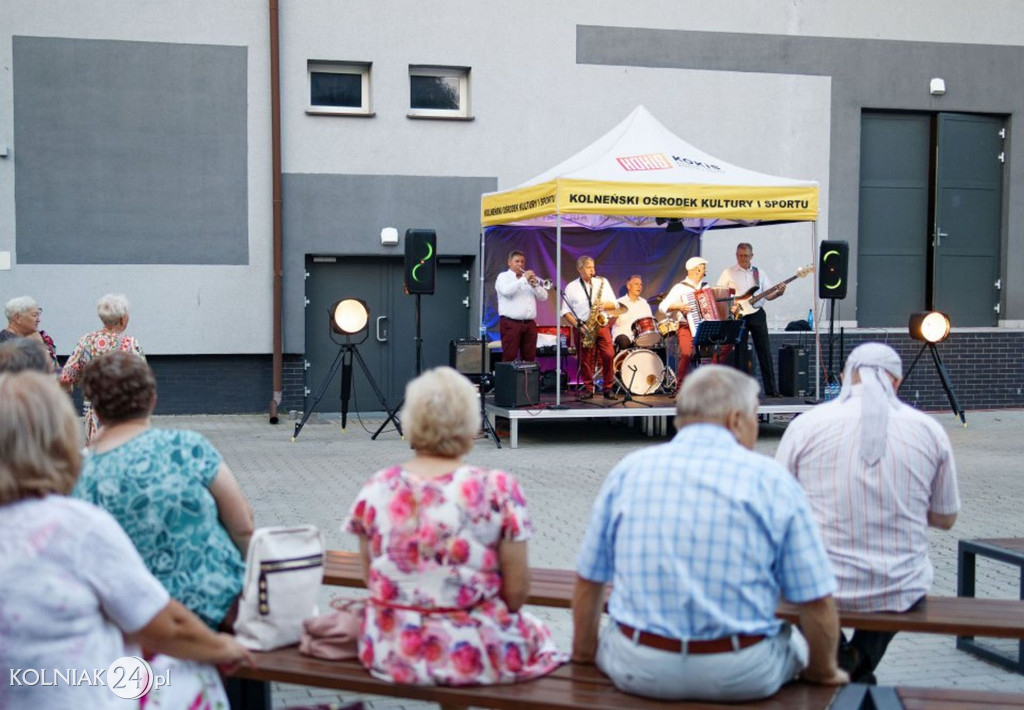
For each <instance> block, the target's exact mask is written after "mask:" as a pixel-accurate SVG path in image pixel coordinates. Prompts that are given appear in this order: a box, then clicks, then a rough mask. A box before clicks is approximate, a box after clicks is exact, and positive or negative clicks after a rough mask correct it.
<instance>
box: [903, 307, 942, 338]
mask: <svg viewBox="0 0 1024 710" xmlns="http://www.w3.org/2000/svg"><path fill="white" fill-rule="evenodd" d="M907 328H908V329H909V330H910V337H911V338H913V339H914V340H923V341H924V342H926V343H941V342H942V341H943V340H945V339H946V338H948V337H949V316H947V315H946V314H945V313H940V312H939V311H922V312H920V313H911V314H910V323H909V324H908V325H907Z"/></svg>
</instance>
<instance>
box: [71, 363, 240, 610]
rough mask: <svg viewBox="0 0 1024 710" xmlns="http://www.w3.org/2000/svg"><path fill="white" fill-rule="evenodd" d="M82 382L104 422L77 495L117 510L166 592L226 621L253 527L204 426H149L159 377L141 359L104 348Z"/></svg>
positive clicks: (76, 491)
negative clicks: (203, 432)
mask: <svg viewBox="0 0 1024 710" xmlns="http://www.w3.org/2000/svg"><path fill="white" fill-rule="evenodd" d="M82 389H83V390H84V391H85V396H86V397H88V398H89V399H90V401H92V404H93V410H94V412H95V413H96V415H97V416H98V417H99V420H100V423H101V424H102V425H103V429H102V430H101V435H100V436H99V437H98V438H97V439H96V440H95V441H94V442H93V444H92V446H91V447H90V451H89V455H88V456H86V458H85V462H84V464H83V466H82V475H81V477H80V478H79V480H78V485H77V486H75V492H74V495H75V497H76V498H82V499H84V500H87V501H89V502H90V503H94V504H96V505H98V506H100V507H101V508H103V509H104V510H106V511H107V512H108V513H110V514H111V515H113V516H114V519H116V520H117V522H118V523H120V524H121V527H122V528H124V531H125V532H126V533H128V537H130V538H131V540H132V542H133V543H135V547H136V548H137V549H138V551H139V553H140V554H141V555H142V559H143V560H144V561H145V563H146V566H147V567H148V568H149V570H150V571H151V572H152V573H153V574H154V575H156V578H157V579H159V580H160V581H161V582H162V583H163V585H164V586H165V587H166V588H167V591H169V592H170V593H171V596H172V597H174V598H175V599H177V600H178V601H180V602H181V603H182V604H184V605H185V606H186V607H188V609H189V610H191V611H192V612H194V613H195V614H197V615H198V616H199V617H200V618H201V619H202V620H203V621H205V622H206V623H207V624H208V625H209V626H210V627H211V628H215V629H216V628H218V627H221V628H225V629H227V628H228V627H229V626H230V624H231V623H232V622H233V620H234V619H233V616H234V612H235V601H236V599H237V598H238V595H239V594H240V593H241V591H242V579H243V577H244V576H245V561H244V559H243V556H244V554H245V551H246V548H247V547H248V545H249V538H250V537H251V536H252V529H253V518H252V511H251V509H250V508H249V503H248V502H247V501H246V499H245V495H244V494H243V493H242V490H241V488H240V487H239V486H238V483H237V482H236V480H235V476H234V474H233V473H232V472H231V469H230V468H228V465H227V464H226V463H225V462H224V460H223V459H222V458H221V455H220V454H219V453H218V452H217V450H216V449H215V448H213V445H212V444H211V443H210V442H209V441H207V440H206V439H205V438H204V437H203V436H202V435H201V434H197V433H196V432H193V431H179V430H173V429H158V428H154V427H153V426H152V424H151V422H150V419H149V416H150V414H152V413H153V407H154V406H155V405H156V378H155V377H153V371H152V370H150V369H149V365H147V364H146V363H145V362H144V361H143V360H140V359H139V358H137V357H134V356H133V355H130V354H128V353H109V354H107V355H102V356H100V357H98V358H96V359H95V360H93V361H92V362H91V363H89V365H88V367H86V368H85V375H84V376H83V378H82Z"/></svg>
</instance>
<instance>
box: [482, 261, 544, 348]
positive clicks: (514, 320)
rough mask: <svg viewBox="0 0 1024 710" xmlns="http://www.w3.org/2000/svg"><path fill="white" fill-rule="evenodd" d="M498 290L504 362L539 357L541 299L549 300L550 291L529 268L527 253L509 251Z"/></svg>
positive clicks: (499, 323) (497, 281)
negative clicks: (539, 303)
mask: <svg viewBox="0 0 1024 710" xmlns="http://www.w3.org/2000/svg"><path fill="white" fill-rule="evenodd" d="M494 290H495V291H496V292H497V294H498V316H499V319H498V327H499V329H500V332H501V360H502V362H511V361H512V360H536V359H537V320H536V318H537V301H546V300H548V292H547V290H546V289H545V288H543V287H542V286H541V284H540V279H538V278H537V275H536V274H535V273H533V272H532V271H530V270H528V269H527V268H526V255H525V254H523V252H521V251H518V250H514V251H512V252H510V253H509V255H508V270H507V271H502V272H501V273H500V274H498V278H497V279H495V281H494Z"/></svg>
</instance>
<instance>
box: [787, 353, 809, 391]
mask: <svg viewBox="0 0 1024 710" xmlns="http://www.w3.org/2000/svg"><path fill="white" fill-rule="evenodd" d="M808 362H809V357H808V353H807V348H802V347H797V346H795V345H783V346H782V347H781V348H779V393H780V394H782V395H784V396H786V397H806V396H807V395H808V394H810V388H811V384H810V383H811V378H810V374H809V372H808V369H809V368H808Z"/></svg>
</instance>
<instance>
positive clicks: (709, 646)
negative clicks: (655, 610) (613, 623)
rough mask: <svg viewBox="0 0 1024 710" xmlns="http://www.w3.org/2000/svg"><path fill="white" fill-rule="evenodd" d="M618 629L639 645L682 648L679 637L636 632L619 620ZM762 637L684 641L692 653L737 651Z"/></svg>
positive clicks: (675, 649) (665, 649) (687, 650)
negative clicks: (672, 637)
mask: <svg viewBox="0 0 1024 710" xmlns="http://www.w3.org/2000/svg"><path fill="white" fill-rule="evenodd" d="M619 630H620V631H622V633H623V634H625V636H626V637H627V638H629V639H632V640H634V641H636V642H637V643H638V644H640V645H641V646H650V647H651V648H657V649H660V650H662V651H671V652H672V653H679V652H680V651H682V650H683V642H682V641H680V640H679V639H670V638H666V637H665V636H659V635H658V634H652V633H651V632H649V631H641V632H639V633H637V630H636V629H634V628H633V627H632V626H629V625H627V624H623V623H621V622H619ZM764 638H765V637H764V634H757V635H756V636H744V635H743V634H736V635H735V636H725V637H723V638H720V639H711V640H710V641H703V640H699V639H695V640H693V641H688V642H687V643H686V652H687V653H692V654H702V653H731V652H733V651H739V650H740V649H741V648H747V647H748V646H753V645H754V644H755V643H761V642H762V641H764ZM734 640H735V643H734Z"/></svg>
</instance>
